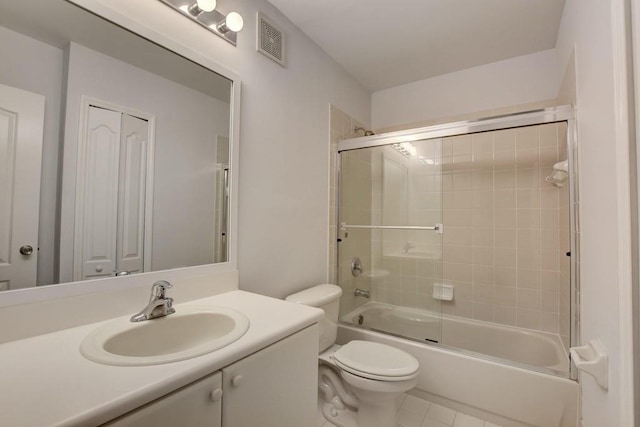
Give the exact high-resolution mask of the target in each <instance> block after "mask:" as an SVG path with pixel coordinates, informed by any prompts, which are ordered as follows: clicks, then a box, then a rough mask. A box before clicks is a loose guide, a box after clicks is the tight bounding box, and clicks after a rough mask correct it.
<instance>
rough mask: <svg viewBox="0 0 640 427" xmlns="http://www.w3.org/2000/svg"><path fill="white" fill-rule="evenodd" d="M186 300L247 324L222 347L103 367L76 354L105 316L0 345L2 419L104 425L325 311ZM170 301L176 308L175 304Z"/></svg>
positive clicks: (32, 425)
mask: <svg viewBox="0 0 640 427" xmlns="http://www.w3.org/2000/svg"><path fill="white" fill-rule="evenodd" d="M142 304H144V301H143V302H142ZM184 305H185V306H186V305H216V306H222V307H229V308H233V309H235V310H237V311H240V312H242V313H244V314H245V315H246V316H247V317H248V318H249V320H250V322H251V324H250V327H249V330H248V331H247V333H246V334H245V335H244V336H243V337H242V338H240V339H239V340H237V341H236V342H234V343H232V344H230V345H228V346H227V347H224V348H222V349H220V350H216V351H214V352H212V353H209V354H206V355H204V356H200V357H196V358H193V359H189V360H184V361H180V362H173V363H167V364H162V365H153V366H136V367H132V366H110V365H102V364H98V363H95V362H91V361H89V360H87V359H85V358H84V357H83V356H82V355H81V354H80V350H79V346H80V343H81V342H82V340H83V339H84V338H85V337H86V336H87V334H89V333H90V332H91V331H93V330H94V329H95V328H97V327H98V326H100V325H102V324H104V323H107V322H109V321H110V320H107V321H104V322H98V323H92V324H88V325H83V326H79V327H75V328H71V329H65V330H61V331H57V332H53V333H50V334H46V335H39V336H36V337H31V338H27V339H22V340H18V341H12V342H8V343H4V344H0V385H1V387H2V388H1V389H0V414H2V415H1V421H0V424H1V425H6V426H11V427H22V426H24V427H27V426H28V427H37V426H90V425H91V426H95V425H99V424H102V423H104V422H107V421H109V420H111V419H113V418H115V417H117V416H119V415H122V414H124V413H126V412H128V411H130V410H133V409H135V408H137V407H139V406H141V405H143V404H145V403H148V402H150V401H152V400H154V399H157V398H159V397H162V396H163V395H165V394H167V393H169V392H171V391H173V390H176V389H177V388H180V387H182V386H185V385H187V384H189V383H191V382H193V381H195V380H197V379H199V378H202V377H203V376H205V375H208V374H210V373H212V372H214V371H216V370H218V369H221V368H223V367H225V366H227V365H229V364H231V363H233V362H235V361H237V360H239V359H241V358H243V357H245V356H248V355H249V354H251V353H254V352H255V351H258V350H260V349H262V348H264V347H267V346H269V345H270V344H272V343H274V342H276V341H278V340H280V339H282V338H285V337H287V336H289V335H291V334H293V333H295V332H297V331H299V330H301V329H303V328H305V327H307V326H310V325H312V324H314V323H315V322H317V321H319V320H320V319H321V318H322V315H323V312H322V311H321V310H319V309H316V308H312V307H307V306H302V305H297V304H292V303H289V302H285V301H282V300H278V299H274V298H269V297H265V296H262V295H257V294H252V293H249V292H244V291H232V292H227V293H224V294H220V295H215V296H212V297H208V298H203V299H199V300H195V301H190V302H188V303H185V304H184ZM175 307H176V310H180V304H176V305H175ZM5 327H6V325H5Z"/></svg>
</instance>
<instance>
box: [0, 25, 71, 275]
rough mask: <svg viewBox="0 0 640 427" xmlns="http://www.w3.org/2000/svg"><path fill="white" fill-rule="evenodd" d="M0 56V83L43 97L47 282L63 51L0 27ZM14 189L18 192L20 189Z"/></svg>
mask: <svg viewBox="0 0 640 427" xmlns="http://www.w3.org/2000/svg"><path fill="white" fill-rule="evenodd" d="M0 58H2V61H0V83H2V84H5V85H8V86H13V87H17V88H20V89H23V90H28V91H30V92H35V93H39V94H41V95H44V97H45V114H44V142H43V149H42V178H41V181H40V182H41V184H40V223H39V229H38V247H39V251H38V279H37V284H38V285H48V284H50V283H54V281H55V280H54V277H55V276H54V268H55V267H54V265H55V258H56V255H55V252H56V243H55V227H56V220H57V218H56V197H57V194H56V191H57V182H58V175H57V174H58V152H59V140H60V135H59V124H60V108H61V107H60V97H61V92H62V83H61V82H62V72H63V71H62V69H63V52H62V50H61V49H58V48H56V47H53V46H50V45H48V44H45V43H42V42H39V41H37V40H35V39H32V38H30V37H26V36H24V35H22V34H19V33H16V32H14V31H11V30H8V29H6V28H4V27H0ZM18 184H19V183H18ZM17 190H18V191H20V188H19V187H18V188H17ZM25 243H28V242H25Z"/></svg>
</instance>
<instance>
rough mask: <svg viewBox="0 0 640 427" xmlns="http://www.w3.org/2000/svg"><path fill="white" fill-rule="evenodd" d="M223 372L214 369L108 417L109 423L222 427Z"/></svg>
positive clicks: (114, 426) (118, 425)
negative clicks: (123, 411) (221, 391)
mask: <svg viewBox="0 0 640 427" xmlns="http://www.w3.org/2000/svg"><path fill="white" fill-rule="evenodd" d="M214 390H222V375H221V373H220V372H216V373H215V374H212V375H210V376H208V377H206V378H204V379H202V380H199V381H196V382H195V383H192V384H190V385H188V386H185V387H183V388H181V389H180V390H177V391H175V392H173V393H171V394H169V395H167V396H165V397H161V398H160V399H158V400H155V401H153V402H151V403H148V404H147V405H145V406H143V407H141V408H139V409H136V410H134V411H131V412H129V413H128V414H125V415H123V416H121V417H120V418H117V419H115V420H113V421H110V422H108V423H106V424H104V426H109V427H142V426H153V427H176V426H180V427H221V426H222V424H221V421H222V417H221V410H222V408H221V406H222V405H221V400H220V398H221V397H222V396H221V395H220V394H219V393H217V396H216V400H214V399H213V398H212V392H213V391H214Z"/></svg>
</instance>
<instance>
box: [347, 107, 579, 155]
mask: <svg viewBox="0 0 640 427" xmlns="http://www.w3.org/2000/svg"><path fill="white" fill-rule="evenodd" d="M574 118H575V113H574V110H573V107H571V106H569V105H565V106H561V107H552V108H544V109H540V110H532V111H525V112H522V113H515V114H506V115H502V116H492V117H487V118H482V119H476V120H466V121H460V122H452V123H445V124H440V125H433V126H427V127H422V128H416V129H409V130H402V131H397V132H389V133H381V134H379V135H374V136H363V137H360V138H350V139H345V140H342V141H338V152H341V151H348V150H357V149H359V148H370V147H379V146H383V145H390V144H401V143H403V142H412V141H420V140H423V139H432V138H443V137H447V136H455V135H464V134H468V133H477V132H489V131H493V130H500V129H509V128H515V127H522V126H532V125H539V124H544V123H554V122H564V121H569V120H572V119H574Z"/></svg>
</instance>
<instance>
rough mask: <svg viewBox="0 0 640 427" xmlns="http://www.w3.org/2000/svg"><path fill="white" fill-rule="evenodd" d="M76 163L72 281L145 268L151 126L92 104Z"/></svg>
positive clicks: (140, 120)
mask: <svg viewBox="0 0 640 427" xmlns="http://www.w3.org/2000/svg"><path fill="white" fill-rule="evenodd" d="M82 141H84V143H83V144H81V147H80V151H79V156H78V161H79V168H78V170H79V171H80V173H79V176H80V177H82V178H81V179H79V181H78V188H77V199H76V207H77V208H78V209H79V210H78V212H77V222H76V230H75V232H76V248H75V251H76V252H75V255H74V256H75V257H76V259H77V260H81V263H80V264H76V265H80V267H81V268H80V271H78V269H75V271H76V275H75V277H74V279H75V280H80V279H89V278H97V277H108V276H113V275H114V274H115V273H116V272H118V271H120V272H127V273H139V272H142V271H143V270H144V256H145V219H146V218H145V214H146V204H147V191H148V189H147V187H148V185H147V172H148V169H149V165H148V157H149V156H148V153H149V122H148V121H147V120H143V119H140V118H137V117H134V116H131V115H129V114H125V113H122V112H120V111H114V110H111V109H107V108H100V107H96V106H90V107H89V108H88V114H87V128H86V134H85V136H84V138H82Z"/></svg>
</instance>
